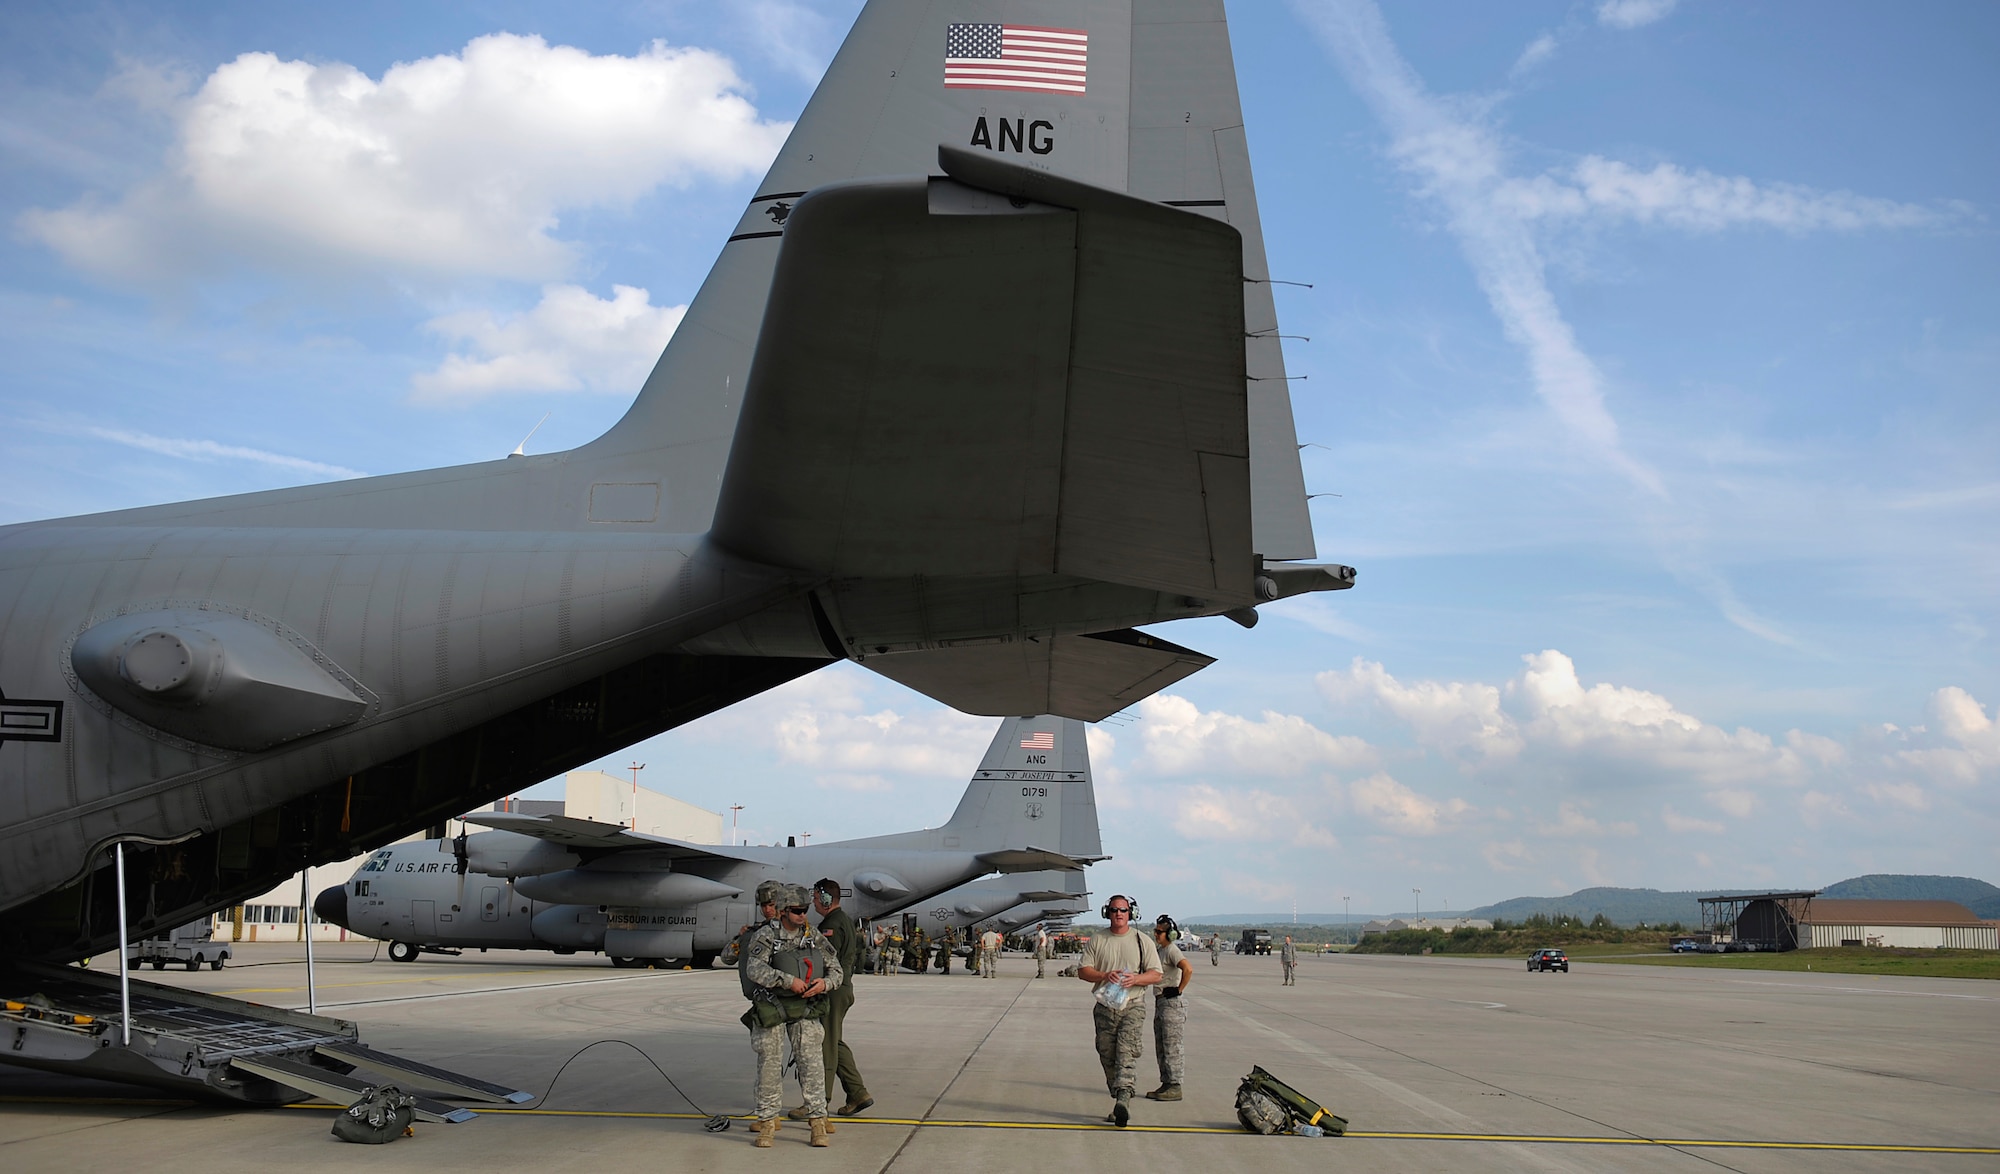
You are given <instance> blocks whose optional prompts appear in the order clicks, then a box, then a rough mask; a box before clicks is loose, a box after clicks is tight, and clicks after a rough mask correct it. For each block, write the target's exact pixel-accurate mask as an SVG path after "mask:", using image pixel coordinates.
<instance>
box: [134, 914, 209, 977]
mask: <svg viewBox="0 0 2000 1174" xmlns="http://www.w3.org/2000/svg"><path fill="white" fill-rule="evenodd" d="M128 950H129V952H128V953H127V954H126V959H127V961H128V963H129V965H130V966H131V968H132V969H134V970H137V969H138V968H139V967H140V966H141V965H143V964H145V963H147V962H151V963H152V964H153V969H155V970H165V969H166V968H167V963H169V962H178V963H180V964H181V965H183V966H185V967H187V968H188V969H189V970H200V969H201V964H202V963H204V962H206V963H208V968H209V969H210V970H220V969H222V964H223V963H224V962H227V961H228V960H229V959H230V957H231V955H232V953H233V951H232V950H231V949H230V948H229V943H228V942H218V941H216V940H215V926H214V925H213V924H212V923H211V922H210V921H209V919H208V918H206V917H204V918H202V919H201V920H199V921H190V922H188V923H187V924H186V925H182V926H176V927H174V928H173V929H170V930H167V931H166V932H164V933H160V934H156V935H155V936H153V937H150V938H140V939H139V940H138V941H136V942H133V943H132V944H131V945H130V947H128Z"/></svg>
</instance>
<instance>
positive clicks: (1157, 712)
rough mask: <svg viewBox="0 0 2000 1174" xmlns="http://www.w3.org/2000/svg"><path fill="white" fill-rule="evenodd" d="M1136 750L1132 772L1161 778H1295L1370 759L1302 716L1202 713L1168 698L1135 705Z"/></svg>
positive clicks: (1361, 748)
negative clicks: (1218, 774)
mask: <svg viewBox="0 0 2000 1174" xmlns="http://www.w3.org/2000/svg"><path fill="white" fill-rule="evenodd" d="M1138 708H1139V716H1140V717H1141V719H1142V720H1141V722H1140V723H1139V725H1138V727H1137V732H1138V734H1139V737H1140V745H1141V747H1142V749H1141V752H1140V757H1139V760H1138V762H1137V763H1136V764H1135V769H1137V768H1139V767H1143V768H1145V769H1147V770H1151V771H1156V772H1158V773H1162V774H1194V773H1197V772H1200V771H1218V770H1219V771H1228V772H1232V773H1254V774H1258V775H1265V776H1272V775H1281V776H1289V775H1299V774H1304V773H1306V772H1307V771H1311V770H1314V769H1320V768H1335V767H1345V766H1357V765H1360V764H1363V763H1366V762H1369V761H1371V760H1372V757H1373V755H1372V752H1371V751H1370V750H1369V747H1368V744H1367V743H1366V742H1364V741H1362V740H1361V739H1360V738H1356V737H1352V736H1347V735H1342V736H1335V735H1333V734H1329V733H1327V732H1326V731H1325V730H1322V729H1320V728H1319V727H1318V726H1315V725H1313V724H1312V723H1311V722H1309V721H1307V720H1306V719H1304V718H1302V717H1297V716H1294V715H1291V714H1283V713H1271V712H1268V711H1267V712H1266V713H1264V714H1263V715H1262V716H1261V717H1259V718H1254V719H1253V718H1246V717H1238V716H1237V715H1235V714H1230V713H1220V712H1213V711H1205V710H1202V709H1200V708H1199V707H1197V706H1196V705H1195V704H1194V702H1192V701H1189V700H1187V699H1186V698H1184V697H1178V696H1174V695H1172V694H1156V695H1155V696H1152V697H1148V698H1147V699H1146V700H1144V701H1142V702H1140V703H1139V707H1138Z"/></svg>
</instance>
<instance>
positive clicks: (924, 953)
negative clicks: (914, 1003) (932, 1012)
mask: <svg viewBox="0 0 2000 1174" xmlns="http://www.w3.org/2000/svg"><path fill="white" fill-rule="evenodd" d="M1006 944H1007V939H1006V936H1005V935H1004V934H1002V933H1001V932H1000V931H999V930H997V929H987V930H986V931H985V932H984V933H981V934H980V935H979V936H978V937H976V938H974V939H972V955H971V957H970V958H968V959H967V960H966V966H965V971H966V973H967V974H972V973H978V974H980V975H982V976H983V977H986V978H996V977H998V976H999V973H1000V955H1001V952H1002V951H1003V950H1004V949H1005V948H1006ZM870 946H871V949H870V950H869V954H870V964H869V967H868V968H869V969H870V970H871V971H872V972H873V973H875V974H882V975H887V974H894V973H896V972H897V971H898V970H901V969H904V968H905V967H908V968H909V969H911V970H914V971H917V972H919V973H922V972H924V971H926V970H929V969H930V968H931V966H932V964H933V958H932V954H933V951H934V952H935V955H936V957H935V965H936V968H937V972H938V973H939V974H950V973H951V960H952V959H953V958H954V957H956V956H957V954H958V946H959V936H958V931H957V929H955V928H946V930H945V931H944V932H943V933H941V934H939V935H938V936H937V937H935V938H932V937H930V936H929V935H927V934H925V933H924V931H923V928H922V927H921V926H917V927H913V928H912V929H910V930H909V932H908V934H907V935H906V934H905V932H904V930H903V929H902V927H900V926H894V925H879V926H876V927H875V933H874V936H873V938H872V939H871V940H870ZM1030 949H1031V952H1032V953H1033V954H1034V957H1035V977H1036V978H1042V977H1044V976H1045V975H1046V974H1047V964H1048V960H1049V959H1050V958H1053V957H1055V941H1054V939H1053V938H1051V937H1050V935H1049V933H1048V931H1047V930H1046V929H1043V930H1039V931H1037V932H1036V934H1035V937H1034V939H1033V942H1032V944H1031V946H1030Z"/></svg>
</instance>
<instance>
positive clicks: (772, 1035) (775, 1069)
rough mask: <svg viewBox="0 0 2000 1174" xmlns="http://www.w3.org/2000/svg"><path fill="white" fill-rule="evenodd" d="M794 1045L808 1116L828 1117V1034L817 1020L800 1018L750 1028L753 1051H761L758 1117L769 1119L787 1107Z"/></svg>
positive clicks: (758, 1053)
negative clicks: (788, 1055) (788, 1053)
mask: <svg viewBox="0 0 2000 1174" xmlns="http://www.w3.org/2000/svg"><path fill="white" fill-rule="evenodd" d="M787 1042H789V1043H790V1044H791V1045H792V1056H793V1058H794V1061H795V1066H796V1068H797V1069H798V1078H799V1091H800V1092H802V1093H804V1094H805V1098H806V1116H808V1117H824V1116H826V1059H825V1055H824V1049H825V1046H826V1033H825V1031H824V1030H823V1029H822V1028H821V1027H820V1025H819V1020H817V1019H797V1020H793V1021H792V1022H790V1023H781V1024H779V1025H778V1026H776V1027H753V1028H751V1029H750V1050H751V1051H753V1052H755V1053H756V1054H757V1117H758V1119H759V1120H768V1119H770V1118H772V1117H776V1116H777V1115H778V1114H779V1113H781V1112H783V1111H784V1107H785V1044H786V1043H787Z"/></svg>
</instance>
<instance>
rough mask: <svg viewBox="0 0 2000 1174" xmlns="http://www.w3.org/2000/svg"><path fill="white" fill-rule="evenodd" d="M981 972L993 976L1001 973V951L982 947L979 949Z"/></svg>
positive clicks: (988, 976)
mask: <svg viewBox="0 0 2000 1174" xmlns="http://www.w3.org/2000/svg"><path fill="white" fill-rule="evenodd" d="M979 973H980V974H981V975H982V976H983V977H986V978H992V977H993V976H995V975H997V974H999V973H1000V951H998V950H988V949H985V948H983V947H982V948H981V949H980V951H979Z"/></svg>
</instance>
